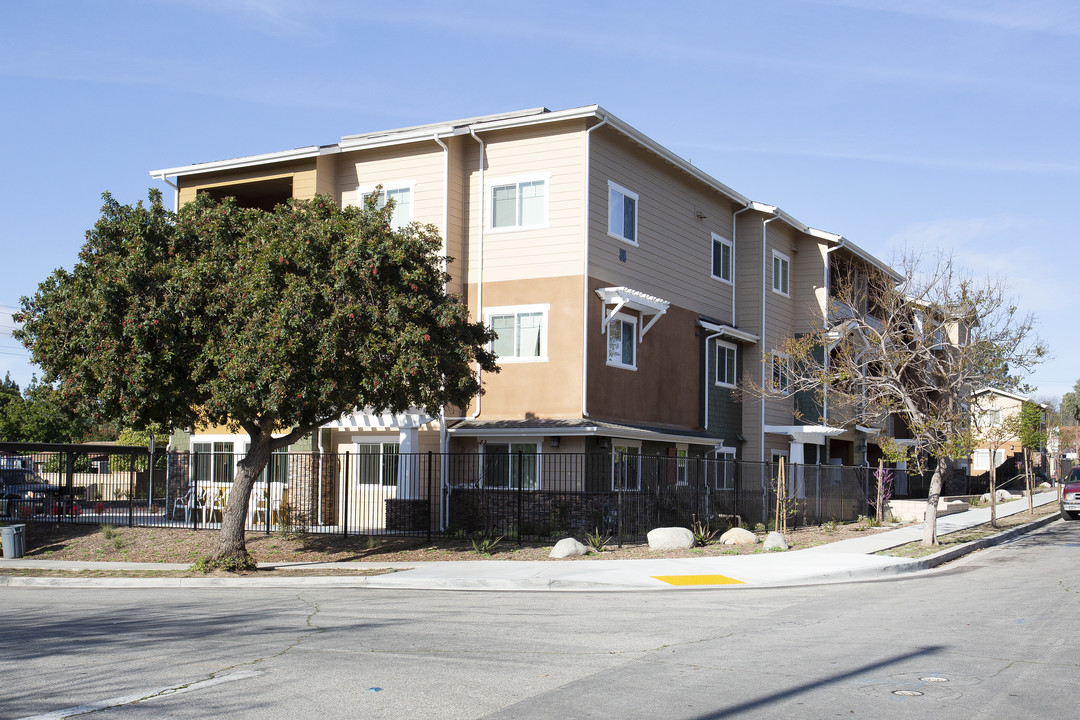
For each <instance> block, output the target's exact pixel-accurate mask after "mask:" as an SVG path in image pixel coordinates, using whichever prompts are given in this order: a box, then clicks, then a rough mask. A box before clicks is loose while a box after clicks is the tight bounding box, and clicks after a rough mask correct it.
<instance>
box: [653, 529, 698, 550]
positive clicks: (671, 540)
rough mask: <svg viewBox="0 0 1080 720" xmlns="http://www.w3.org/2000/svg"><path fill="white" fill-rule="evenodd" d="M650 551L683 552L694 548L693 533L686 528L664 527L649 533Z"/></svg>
mask: <svg viewBox="0 0 1080 720" xmlns="http://www.w3.org/2000/svg"><path fill="white" fill-rule="evenodd" d="M648 538H649V549H650V550H685V549H686V548H692V547H694V533H692V532H690V531H689V530H687V529H686V528H681V527H666V528H656V529H655V530H650V531H649V535H648Z"/></svg>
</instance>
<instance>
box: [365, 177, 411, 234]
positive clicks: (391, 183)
mask: <svg viewBox="0 0 1080 720" xmlns="http://www.w3.org/2000/svg"><path fill="white" fill-rule="evenodd" d="M380 185H382V190H381V191H380V192H379V196H380V200H381V202H382V203H383V204H382V205H379V207H383V206H384V205H385V204H386V199H387V198H389V193H390V192H391V191H394V190H408V191H409V217H408V218H407V219H406V220H405V221H404V222H403V223H402V224H401V225H399V226H394V225H391V227H392V228H393V229H394V230H400V229H401V228H403V227H405V226H406V225H408V224H409V223H411V222H412V221H413V218H414V217H415V216H416V180H387V181H385V182H380V183H375V184H374V185H361V186H359V187H357V188H356V201H357V202H356V204H357V205H359V206H361V207H362V206H363V204H364V198H366V197H367V196H368V195H371V194H373V193H374V192H375V190H376V189H377V188H378V187H379V186H380ZM395 209H396V208H395Z"/></svg>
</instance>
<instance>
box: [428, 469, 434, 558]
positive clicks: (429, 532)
mask: <svg viewBox="0 0 1080 720" xmlns="http://www.w3.org/2000/svg"><path fill="white" fill-rule="evenodd" d="M432 457H433V455H432V452H431V451H430V450H428V452H427V540H428V542H429V543H430V542H431V524H432V520H431V505H432V503H431V497H432V494H431V458H432Z"/></svg>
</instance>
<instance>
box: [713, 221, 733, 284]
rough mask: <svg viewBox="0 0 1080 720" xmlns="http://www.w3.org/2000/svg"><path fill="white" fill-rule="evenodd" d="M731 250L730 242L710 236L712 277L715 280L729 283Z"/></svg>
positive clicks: (714, 234) (719, 237) (723, 238)
mask: <svg viewBox="0 0 1080 720" xmlns="http://www.w3.org/2000/svg"><path fill="white" fill-rule="evenodd" d="M732 250H733V246H732V244H731V241H730V240H728V239H727V238H725V237H721V236H719V235H717V234H716V233H713V234H712V276H713V277H714V278H716V279H717V280H723V281H724V282H731V277H732V270H731V260H732V256H733V253H732Z"/></svg>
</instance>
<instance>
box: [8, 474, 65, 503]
mask: <svg viewBox="0 0 1080 720" xmlns="http://www.w3.org/2000/svg"><path fill="white" fill-rule="evenodd" d="M63 493H64V489H63V488H62V487H60V486H59V485H50V484H49V483H47V482H45V480H44V479H43V478H42V477H41V476H40V475H38V474H37V473H36V472H34V471H33V470H29V469H27V468H18V467H5V468H0V514H3V515H14V514H16V513H18V512H19V509H20V508H22V507H29V508H30V509H31V512H33V513H35V514H40V513H43V512H47V510H48V508H49V507H51V506H52V504H53V502H54V501H55V500H56V499H57V498H59V497H60V496H61V495H62V494H63Z"/></svg>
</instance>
